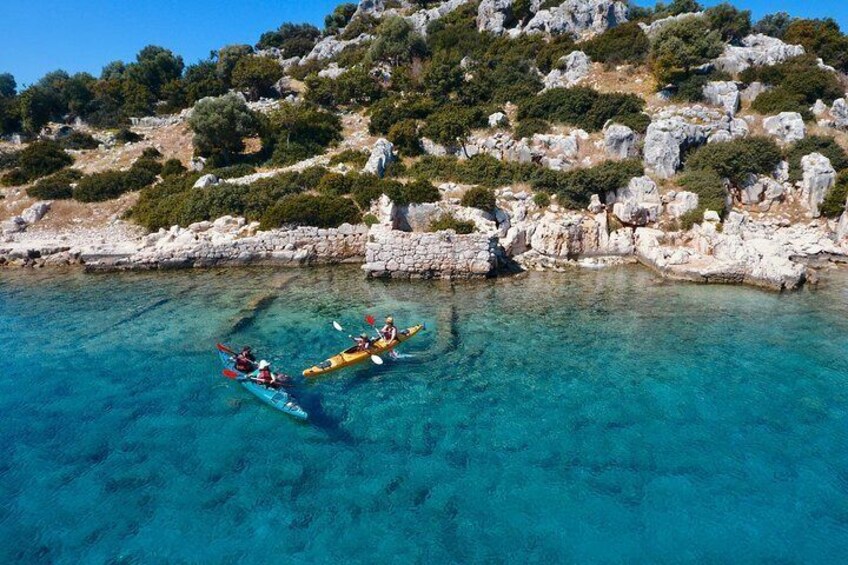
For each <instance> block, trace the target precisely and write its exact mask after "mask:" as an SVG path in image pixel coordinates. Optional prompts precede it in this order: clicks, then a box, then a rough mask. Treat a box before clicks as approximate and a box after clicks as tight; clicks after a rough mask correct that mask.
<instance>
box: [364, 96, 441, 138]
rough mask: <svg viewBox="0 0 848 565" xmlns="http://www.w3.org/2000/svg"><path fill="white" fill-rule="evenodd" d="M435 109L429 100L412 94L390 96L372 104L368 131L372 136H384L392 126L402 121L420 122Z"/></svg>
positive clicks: (432, 102) (434, 105) (433, 103)
mask: <svg viewBox="0 0 848 565" xmlns="http://www.w3.org/2000/svg"><path fill="white" fill-rule="evenodd" d="M435 108H436V104H435V102H434V101H433V100H432V99H431V98H427V97H424V96H421V95H417V94H412V95H409V96H406V97H403V96H398V95H395V96H390V97H388V98H384V99H383V100H380V101H378V102H376V103H375V104H373V105H372V106H371V108H370V110H369V114H370V116H371V121H370V122H369V124H368V131H369V132H370V133H371V134H372V135H379V134H382V135H386V134H388V133H389V131H390V130H391V128H392V126H393V125H395V124H396V123H398V122H400V121H402V120H421V119H424V118H426V117H427V116H429V115H430V114H431V113H432V112H433V111H434V110H435Z"/></svg>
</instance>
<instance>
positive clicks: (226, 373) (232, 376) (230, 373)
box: [224, 369, 240, 379]
mask: <svg viewBox="0 0 848 565" xmlns="http://www.w3.org/2000/svg"><path fill="white" fill-rule="evenodd" d="M224 376H225V377H227V378H228V379H237V378H239V376H240V375H239V374H238V373H236V372H235V371H231V370H230V369H224Z"/></svg>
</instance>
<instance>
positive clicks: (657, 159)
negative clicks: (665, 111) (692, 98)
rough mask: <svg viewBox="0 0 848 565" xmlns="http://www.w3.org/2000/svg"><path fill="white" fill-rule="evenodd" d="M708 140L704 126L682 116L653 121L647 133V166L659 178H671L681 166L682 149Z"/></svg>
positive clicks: (645, 152) (645, 156)
mask: <svg viewBox="0 0 848 565" xmlns="http://www.w3.org/2000/svg"><path fill="white" fill-rule="evenodd" d="M706 140H707V135H706V131H705V130H704V128H703V127H702V126H700V125H697V124H691V123H689V122H687V121H686V120H684V119H682V118H680V117H671V118H665V119H661V120H657V121H654V122H651V124H650V125H649V126H648V131H647V133H646V134H645V148H644V161H645V166H646V167H647V168H648V169H649V170H650V171H652V172H653V173H654V174H655V175H656V176H657V177H659V178H663V179H666V178H670V177H672V176H674V174H675V173H676V172H677V169H678V168H679V167H680V163H681V160H680V154H681V150H683V149H685V148H687V147H692V146H696V145H701V144H702V143H704V142H705V141H706Z"/></svg>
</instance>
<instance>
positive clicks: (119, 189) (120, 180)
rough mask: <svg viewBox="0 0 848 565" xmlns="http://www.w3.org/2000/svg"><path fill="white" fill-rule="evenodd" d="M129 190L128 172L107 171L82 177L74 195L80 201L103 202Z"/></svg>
mask: <svg viewBox="0 0 848 565" xmlns="http://www.w3.org/2000/svg"><path fill="white" fill-rule="evenodd" d="M125 192H128V190H127V174H126V172H123V171H105V172H102V173H95V174H93V175H87V176H85V177H83V178H82V179H80V181H79V183H77V187H76V188H75V189H74V191H73V197H74V199H75V200H79V201H80V202H103V201H105V200H111V199H113V198H117V197H119V196H121V195H122V194H124V193H125Z"/></svg>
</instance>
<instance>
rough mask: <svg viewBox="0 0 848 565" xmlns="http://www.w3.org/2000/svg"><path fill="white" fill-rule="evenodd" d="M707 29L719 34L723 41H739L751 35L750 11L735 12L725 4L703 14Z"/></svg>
mask: <svg viewBox="0 0 848 565" xmlns="http://www.w3.org/2000/svg"><path fill="white" fill-rule="evenodd" d="M704 15H705V16H706V18H707V22H708V23H709V27H710V29H712V30H715V31H718V32H719V33H720V34H721V39H722V40H723V41H730V42H734V41H739V40H740V39H742V38H743V37H745V36H746V35H748V34H749V33H751V12H750V10H737V9H736V8H734V7H733V6H731V5H730V4H728V3H727V2H724V3H722V4H719V5H718V6H713V7H712V8H710V9H708V10H707V11H706V12H704Z"/></svg>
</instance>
